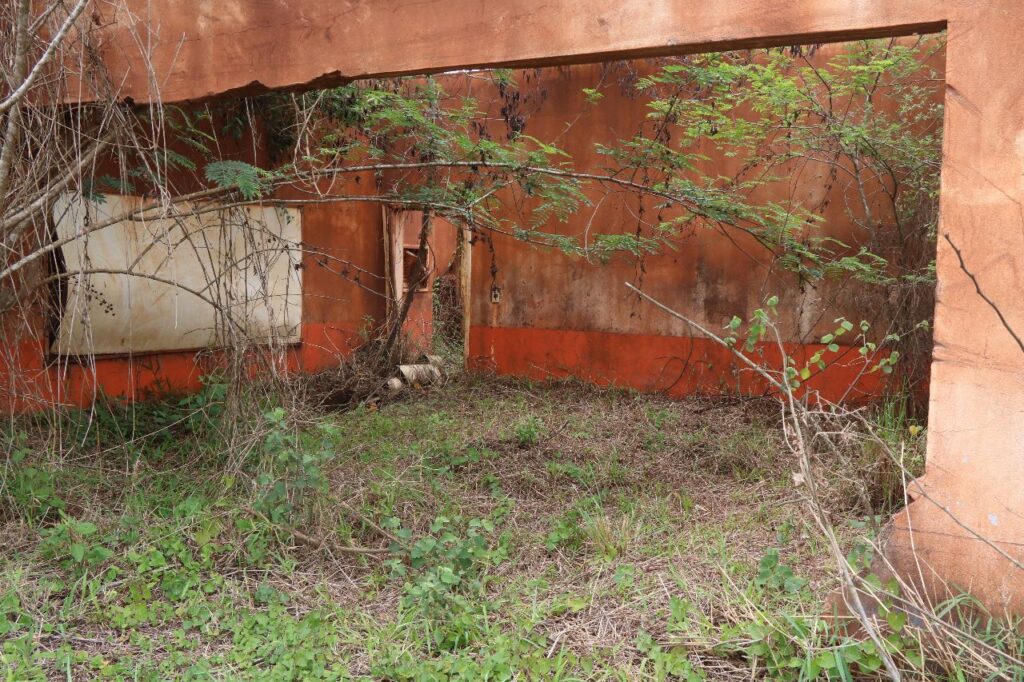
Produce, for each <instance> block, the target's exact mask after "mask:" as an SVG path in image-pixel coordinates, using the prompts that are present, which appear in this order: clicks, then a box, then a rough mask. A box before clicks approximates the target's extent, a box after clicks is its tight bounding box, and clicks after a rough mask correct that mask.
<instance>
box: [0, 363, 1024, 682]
mask: <svg viewBox="0 0 1024 682" xmlns="http://www.w3.org/2000/svg"><path fill="white" fill-rule="evenodd" d="M220 391H221V389H220V388H219V387H218V385H217V383H216V382H210V384H209V386H208V388H207V391H206V392H204V394H202V395H201V396H199V397H195V398H190V399H188V400H186V401H183V402H181V403H164V404H159V405H151V406H136V407H134V408H130V409H126V408H118V407H116V406H114V407H111V408H109V409H106V410H105V411H102V412H98V413H94V414H93V415H91V416H89V415H85V414H72V415H67V416H64V417H61V418H60V419H58V420H57V421H56V422H55V421H54V420H53V419H52V418H51V419H49V420H46V421H43V422H39V421H33V420H26V421H23V422H21V423H18V424H17V425H16V427H15V428H13V430H12V431H11V432H10V433H8V434H7V436H6V438H7V441H8V451H9V455H8V457H7V458H6V462H5V465H4V466H5V468H4V474H3V492H2V496H3V500H4V501H3V508H2V513H3V515H4V516H3V525H2V527H0V534H2V535H0V540H2V541H3V543H4V546H5V550H6V551H5V552H4V553H3V558H2V559H0V562H2V563H0V640H2V646H0V668H2V669H3V670H4V671H5V672H6V675H7V678H8V679H17V680H23V679H25V680H32V679H76V680H77V679H91V678H98V679H124V680H164V679H187V680H208V679H232V680H234V679H259V680H316V679H346V680H347V679H365V680H447V679H459V680H507V679H532V680H665V679H682V680H719V679H737V680H740V679H745V680H746V679H751V678H754V679H786V680H790V679H791V680H797V679H814V678H816V677H821V678H826V677H828V678H832V679H854V678H855V677H864V676H873V675H875V674H876V673H877V670H878V668H879V666H880V664H881V660H880V658H879V656H878V652H877V651H873V650H872V649H871V646H872V645H870V644H865V643H861V642H858V641H857V640H855V639H851V638H848V637H846V636H845V635H844V634H843V633H842V632H841V631H839V629H838V628H836V627H835V626H834V625H831V624H830V622H829V621H828V620H826V619H823V618H821V616H822V615H827V613H828V608H827V607H826V606H825V604H826V603H827V599H828V596H829V594H830V593H831V592H832V590H833V589H834V588H835V586H836V582H835V580H834V578H833V577H832V576H833V570H832V566H831V565H830V559H829V556H828V553H827V552H826V551H824V549H823V548H822V546H821V545H820V541H819V540H818V537H817V534H816V533H815V532H814V530H813V527H812V524H811V523H810V521H809V519H807V518H805V516H804V514H803V512H802V510H801V505H800V500H799V497H798V492H797V491H796V490H795V489H794V487H793V485H792V479H791V474H792V471H793V465H792V463H791V462H787V461H785V459H784V458H783V456H782V454H781V453H782V452H783V448H781V447H780V446H779V435H778V433H777V423H776V422H777V419H778V417H777V412H776V410H775V409H774V407H773V406H771V405H766V404H763V403H759V402H757V401H711V400H698V399H694V400H690V401H684V402H670V401H667V400H664V399H661V398H658V397H652V396H641V395H636V394H633V393H629V392H622V391H616V390H598V389H593V388H586V387H582V386H579V385H576V384H572V383H567V384H558V385H537V384H527V383H517V382H510V381H498V380H494V379H490V380H482V379H460V380H458V381H456V382H454V383H453V384H450V385H449V386H447V387H446V388H444V389H443V390H440V391H437V392H434V393H423V394H417V395H416V396H414V397H412V398H411V399H408V400H406V401H405V402H401V403H397V404H392V405H387V406H383V407H380V408H379V409H377V408H372V407H371V408H358V409H355V410H352V411H349V412H346V413H340V414H339V413H314V414H298V413H294V412H290V411H289V410H286V409H284V408H283V407H282V406H280V405H275V404H273V401H272V400H265V401H263V402H262V403H260V404H259V405H258V406H257V407H258V408H259V409H258V410H256V414H259V413H263V416H262V417H261V418H260V419H259V420H258V423H253V424H250V427H251V428H250V431H251V434H252V435H251V437H250V438H249V439H248V440H246V439H242V440H241V441H239V439H238V438H229V437H227V436H226V435H225V430H224V429H222V428H220V426H219V419H220V415H221V406H220V401H221V400H222V399H223V395H222V393H221V392H220ZM263 403H265V404H263ZM893 424H894V426H893V434H894V435H893V437H899V436H898V434H897V433H896V432H897V431H898V430H899V429H900V428H902V427H900V426H899V425H898V424H895V422H893ZM58 427H59V428H58ZM147 434H152V435H147ZM238 442H244V443H248V445H247V446H246V449H245V450H244V452H242V453H239V452H230V451H225V448H230V447H231V444H232V443H238ZM839 508H840V509H841V510H845V511H842V512H841V513H842V514H845V517H844V518H841V519H840V521H841V522H842V523H841V524H840V525H841V526H842V527H843V528H844V529H845V531H844V533H845V535H844V538H843V541H844V542H845V543H847V545H848V546H849V548H850V549H851V550H857V548H858V547H859V546H860V545H858V538H859V537H860V536H861V534H862V533H863V532H864V528H865V527H866V524H865V523H864V520H863V518H862V516H863V514H862V513H861V512H858V511H853V509H855V507H854V506H851V505H846V506H843V505H840V507H839ZM883 608H884V607H883ZM888 626H889V631H888V633H887V636H888V637H889V639H888V640H887V641H888V642H889V645H891V647H892V650H893V651H894V652H897V653H899V654H900V660H901V661H902V663H903V665H904V666H905V667H906V668H907V670H908V671H910V672H911V674H912V675H913V674H916V675H917V676H918V677H919V678H923V679H940V678H941V677H942V676H947V677H948V678H949V679H958V678H957V677H956V671H955V670H948V669H947V668H948V666H947V668H944V669H943V670H942V671H939V672H935V671H934V670H928V669H927V665H928V664H929V663H930V661H928V660H927V659H926V655H925V653H924V652H923V650H922V647H921V646H920V643H919V642H918V640H916V639H915V637H914V636H913V634H912V633H911V632H910V631H909V628H907V627H906V624H905V622H903V621H902V620H901V616H899V615H898V614H896V613H895V612H893V615H891V616H890V618H889V620H888ZM1008 632H1010V631H1008V630H1006V629H1000V628H994V629H992V630H991V633H992V634H991V636H989V637H988V638H987V641H990V642H992V643H993V645H994V646H997V647H1000V648H1001V649H1003V650H1006V651H1009V652H1011V653H1016V654H1019V653H1020V647H1021V640H1020V639H1019V638H1018V637H1016V636H1013V635H1012V634H1010V635H1008V634H1007V633H1008ZM889 645H887V646H889ZM915 671H916V673H915ZM1018 672H1019V671H1018ZM933 675H934V676H933ZM962 679H967V678H962Z"/></svg>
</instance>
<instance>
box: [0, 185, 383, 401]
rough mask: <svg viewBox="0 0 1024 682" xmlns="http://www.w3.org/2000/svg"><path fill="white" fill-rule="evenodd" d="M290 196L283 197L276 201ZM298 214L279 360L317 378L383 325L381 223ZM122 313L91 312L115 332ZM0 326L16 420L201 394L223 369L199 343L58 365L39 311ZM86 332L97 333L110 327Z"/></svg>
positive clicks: (4, 389)
mask: <svg viewBox="0 0 1024 682" xmlns="http://www.w3.org/2000/svg"><path fill="white" fill-rule="evenodd" d="M365 182H366V179H365V178H364V179H363V185H355V183H354V182H353V186H351V187H349V188H348V189H349V191H351V192H353V193H356V192H361V191H363V190H362V186H364V185H365ZM298 194H299V193H298V192H296V191H293V192H291V193H289V192H287V191H285V192H282V193H281V194H280V196H278V197H277V198H279V199H288V198H295V196H297V195H298ZM268 205H272V202H268ZM299 210H300V211H301V224H302V240H303V243H305V244H307V245H308V246H309V250H308V251H307V252H305V253H304V255H303V257H302V263H301V277H302V297H301V302H299V304H300V307H301V315H300V319H301V323H300V324H299V329H298V334H297V335H293V338H292V339H290V341H294V342H295V343H290V344H289V345H288V346H287V347H286V348H285V349H284V351H283V352H282V353H281V355H280V358H279V360H280V362H282V363H283V364H284V366H286V367H290V368H292V369H297V370H302V371H317V370H320V369H325V368H329V367H332V366H336V365H337V362H338V358H339V357H340V356H345V355H348V354H349V353H351V351H352V350H353V349H354V348H355V347H357V345H358V344H359V343H360V340H361V336H360V334H361V332H363V331H364V329H365V327H366V324H367V319H378V320H379V319H383V317H384V314H385V307H386V305H385V299H384V281H385V280H384V275H385V273H384V245H383V244H384V243H383V239H382V230H383V223H382V219H381V210H380V206H379V205H377V204H376V203H372V202H367V203H356V202H339V203H323V204H313V205H307V206H303V207H302V208H301V209H299ZM352 265H355V266H358V268H361V269H362V270H364V271H365V272H362V273H360V272H359V271H357V270H356V269H355V268H353V267H352ZM169 276H171V278H172V279H173V278H174V276H173V274H170V273H169ZM180 280H181V278H180V277H179V278H178V279H175V281H180ZM141 293H142V292H140V294H141ZM118 301H119V304H120V303H124V302H125V301H123V300H121V299H118ZM126 312H128V311H127V310H125V309H122V308H121V307H120V305H118V306H117V307H115V308H112V309H111V310H110V311H109V312H108V311H106V310H102V309H97V310H96V311H95V314H96V315H99V316H109V317H110V318H111V321H112V323H113V322H116V321H117V319H120V318H123V317H124V316H125V313H126ZM143 317H144V316H143ZM115 318H117V319H115ZM99 321H100V322H102V320H99ZM190 322H194V320H192V321H190ZM190 322H186V321H183V324H188V323H190ZM3 324H4V329H3V336H2V338H3V339H4V340H5V341H11V340H15V341H16V343H15V344H13V345H10V346H8V347H6V348H5V349H4V351H3V353H2V354H0V406H4V407H6V408H13V409H16V410H34V409H45V408H47V407H50V406H52V405H54V404H57V405H89V404H91V403H92V402H93V400H94V399H95V398H96V397H97V396H98V395H100V394H103V395H106V396H110V397H115V398H127V399H139V398H144V397H147V396H151V395H160V394H165V393H168V392H170V393H176V392H184V391H194V390H197V389H198V388H199V387H200V377H202V376H203V375H205V374H209V373H211V372H212V371H214V370H215V369H216V368H217V366H218V363H219V362H220V360H221V358H220V357H219V355H218V354H217V352H216V351H215V350H214V351H212V352H211V350H209V349H205V348H203V346H204V345H205V344H204V343H197V344H196V345H195V347H196V348H198V351H197V350H191V349H189V350H180V351H174V352H152V349H149V352H147V349H146V348H143V349H141V350H140V351H137V352H134V353H132V354H131V355H126V354H123V353H121V354H118V353H115V354H109V353H107V354H100V355H97V356H96V357H95V358H91V357H79V356H74V355H67V354H64V355H56V354H54V353H52V352H51V340H50V331H51V330H50V323H49V321H48V320H47V318H46V317H45V315H44V314H43V313H42V311H41V310H36V309H33V310H29V311H27V312H26V313H24V314H22V313H19V312H15V313H11V314H8V315H7V316H6V317H5V319H4V320H3ZM92 326H95V328H96V329H98V330H100V331H102V330H103V329H106V328H107V327H109V325H103V324H98V325H92ZM115 342H116V340H115ZM148 343H149V344H150V345H151V346H155V347H161V345H162V347H163V348H169V347H174V344H175V343H177V342H176V341H173V342H170V343H167V342H165V343H163V344H161V340H160V339H150V340H149V341H148Z"/></svg>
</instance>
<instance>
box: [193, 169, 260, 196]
mask: <svg viewBox="0 0 1024 682" xmlns="http://www.w3.org/2000/svg"><path fill="white" fill-rule="evenodd" d="M262 174H263V172H262V171H261V170H260V169H259V168H257V167H256V166H253V165H252V164H248V163H245V162H244V161H214V162H213V163H209V164H207V165H206V179H207V180H209V181H210V182H212V183H214V184H215V185H217V186H218V187H221V188H224V189H237V190H238V191H239V193H240V194H241V195H242V197H244V198H245V199H246V200H247V201H252V200H253V199H257V198H259V197H260V196H261V195H262V194H263V185H262V183H261V181H260V176H261V175H262Z"/></svg>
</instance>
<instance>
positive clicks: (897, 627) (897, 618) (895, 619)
mask: <svg viewBox="0 0 1024 682" xmlns="http://www.w3.org/2000/svg"><path fill="white" fill-rule="evenodd" d="M885 620H886V622H888V623H889V627H890V628H892V630H893V632H900V631H901V630H903V626H904V625H906V623H907V614H906V613H904V612H903V611H895V610H893V611H889V613H887V614H886V615H885Z"/></svg>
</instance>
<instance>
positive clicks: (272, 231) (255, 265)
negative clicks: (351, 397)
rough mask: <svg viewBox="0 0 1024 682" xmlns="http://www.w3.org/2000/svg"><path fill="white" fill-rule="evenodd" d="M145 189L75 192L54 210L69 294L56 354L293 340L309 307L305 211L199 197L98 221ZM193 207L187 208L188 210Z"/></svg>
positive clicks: (132, 204) (122, 209)
mask: <svg viewBox="0 0 1024 682" xmlns="http://www.w3.org/2000/svg"><path fill="white" fill-rule="evenodd" d="M143 202H144V200H143V199H140V198H139V197H130V196H119V195H105V196H102V197H100V198H98V199H97V200H89V199H83V198H81V197H77V196H72V195H67V196H65V197H62V198H61V199H60V200H58V201H57V202H56V205H55V206H54V212H53V217H54V223H55V226H56V234H57V238H58V239H61V240H63V239H67V238H72V237H75V236H76V235H77V238H75V239H73V241H71V242H69V243H67V244H65V245H64V246H63V247H62V253H63V257H64V265H65V271H66V273H67V277H66V282H67V286H66V294H65V296H64V305H63V309H62V310H61V311H60V324H59V328H58V332H57V334H56V337H55V340H54V342H53V345H52V348H51V351H52V352H55V353H60V354H68V355H91V354H97V355H98V354H123V353H151V352H157V351H171V350H191V349H199V348H207V347H216V346H222V345H225V344H228V343H237V342H239V341H241V340H243V339H245V340H249V341H252V342H256V343H267V342H270V341H274V342H283V343H293V342H296V341H298V340H299V323H300V321H301V315H302V276H301V269H300V268H299V267H298V266H299V263H300V262H301V249H300V246H299V244H300V242H301V239H302V225H301V213H300V212H299V211H298V210H295V209H287V208H282V207H275V206H272V205H256V206H245V207H233V208H222V207H218V205H216V204H211V203H204V204H196V205H191V206H189V207H188V208H187V210H188V211H194V212H193V213H192V214H190V215H184V216H182V217H175V218H161V217H155V216H158V215H159V214H158V213H157V212H153V213H151V214H150V215H151V216H154V217H150V218H147V219H138V220H129V221H122V222H118V223H115V224H113V225H111V226H110V227H106V228H103V229H98V230H94V231H92V232H89V231H88V230H89V226H95V225H98V224H100V223H102V222H105V221H109V220H110V219H112V218H114V217H117V216H121V215H125V214H127V213H128V212H129V211H131V210H133V209H137V208H139V207H141V206H143V205H145V204H144V203H143ZM179 212H180V213H185V212H186V209H180V208H179Z"/></svg>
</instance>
